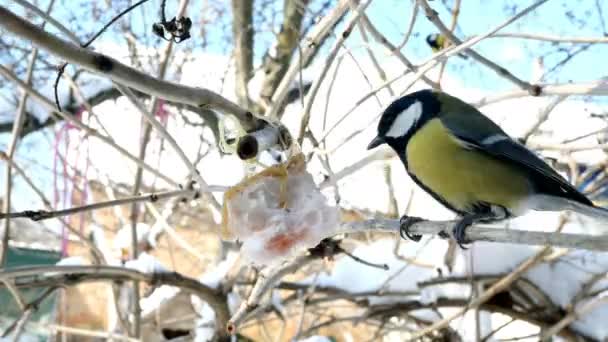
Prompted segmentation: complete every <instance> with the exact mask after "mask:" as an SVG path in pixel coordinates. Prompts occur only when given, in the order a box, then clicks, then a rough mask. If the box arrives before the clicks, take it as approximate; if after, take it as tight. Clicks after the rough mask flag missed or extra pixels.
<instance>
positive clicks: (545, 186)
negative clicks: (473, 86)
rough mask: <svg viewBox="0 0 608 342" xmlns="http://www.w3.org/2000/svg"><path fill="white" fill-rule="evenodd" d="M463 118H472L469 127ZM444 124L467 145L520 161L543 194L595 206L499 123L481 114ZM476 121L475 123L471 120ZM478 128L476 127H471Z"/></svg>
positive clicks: (444, 120)
mask: <svg viewBox="0 0 608 342" xmlns="http://www.w3.org/2000/svg"><path fill="white" fill-rule="evenodd" d="M463 118H465V119H466V120H468V122H466V127H465V125H463V124H464V123H465V122H463V120H462V119H463ZM440 120H441V122H442V123H443V125H444V126H445V127H446V128H447V129H448V130H449V131H450V132H451V133H452V134H453V135H454V136H455V137H456V138H457V139H458V140H459V141H460V142H461V143H462V144H463V146H465V147H467V148H471V149H477V150H480V151H483V152H484V153H487V154H489V155H491V156H494V157H496V158H499V159H501V160H504V161H507V162H510V163H514V164H518V165H519V166H523V167H525V168H526V170H528V172H529V174H530V176H531V177H532V180H533V182H534V185H535V186H536V187H537V190H538V191H541V192H543V193H547V194H551V195H556V196H562V197H567V198H570V199H572V200H575V201H577V202H580V203H583V204H588V205H592V203H591V201H589V199H587V197H585V195H583V194H581V193H580V192H579V191H578V190H577V189H576V188H575V187H574V186H572V184H570V183H569V182H568V181H566V180H565V179H564V178H563V177H562V176H561V175H560V174H558V173H557V172H556V171H555V170H554V169H552V168H551V167H550V166H549V165H547V163H545V162H544V161H543V160H542V159H540V158H539V157H538V156H537V155H536V154H534V153H533V152H532V151H530V150H528V149H527V148H526V147H525V146H524V145H522V144H520V143H519V142H517V141H515V140H513V139H512V138H510V137H509V136H508V135H507V134H506V133H505V132H504V131H503V130H502V129H501V128H500V127H499V126H498V125H496V124H495V123H494V122H492V121H491V120H490V119H488V118H487V117H485V116H484V115H483V114H481V113H479V115H466V116H463V115H444V116H441V117H440ZM471 121H473V122H471ZM471 127H474V128H475V129H474V130H471Z"/></svg>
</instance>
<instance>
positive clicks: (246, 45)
mask: <svg viewBox="0 0 608 342" xmlns="http://www.w3.org/2000/svg"><path fill="white" fill-rule="evenodd" d="M253 3H254V2H253V1H242V0H232V1H231V4H232V16H233V20H232V39H233V40H234V59H235V65H236V72H235V74H236V75H235V76H236V85H235V92H236V97H237V99H238V102H239V105H241V106H243V107H246V108H247V107H249V102H250V100H249V90H248V87H247V85H248V83H249V80H250V79H251V77H252V76H253ZM286 19H287V18H286ZM297 27H299V25H298V26H297ZM277 40H278V41H279V42H280V40H279V39H277ZM295 40H296V41H297V39H295ZM290 52H291V50H290Z"/></svg>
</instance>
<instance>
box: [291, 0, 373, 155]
mask: <svg viewBox="0 0 608 342" xmlns="http://www.w3.org/2000/svg"><path fill="white" fill-rule="evenodd" d="M370 3H371V0H367V1H365V2H362V3H361V4H359V5H358V6H357V8H355V10H354V15H353V16H352V17H351V18H350V20H349V21H348V23H347V24H346V27H345V28H344V30H343V31H342V34H341V35H340V36H339V38H338V39H337V40H336V42H335V43H334V46H333V47H332V49H331V51H330V52H329V54H328V56H327V58H326V60H325V63H324V64H323V69H322V70H321V71H320V72H319V73H318V77H317V79H316V80H315V81H314V82H313V83H312V84H313V85H312V88H311V89H310V91H309V92H308V95H307V99H306V104H305V106H304V114H303V115H302V121H301V123H300V133H299V135H298V143H299V144H302V141H303V139H304V132H305V131H306V129H308V122H309V121H310V111H311V108H312V105H313V103H314V100H315V98H316V96H317V92H318V91H319V89H320V87H321V84H322V83H323V80H325V76H326V75H327V74H328V73H329V72H328V71H329V68H330V67H331V65H332V63H333V61H334V59H335V58H336V56H337V55H338V52H339V51H340V49H341V48H342V45H343V44H344V42H345V41H346V39H347V38H348V36H350V33H351V32H352V30H353V28H354V27H355V25H356V24H357V22H358V21H359V17H360V16H361V15H362V14H363V12H364V11H365V9H366V8H367V6H368V5H369V4H370ZM328 100H329V99H328Z"/></svg>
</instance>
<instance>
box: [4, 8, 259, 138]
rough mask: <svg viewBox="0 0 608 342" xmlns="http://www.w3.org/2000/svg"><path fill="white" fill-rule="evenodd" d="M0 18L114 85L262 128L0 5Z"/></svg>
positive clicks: (202, 95)
mask: <svg viewBox="0 0 608 342" xmlns="http://www.w3.org/2000/svg"><path fill="white" fill-rule="evenodd" d="M0 17H2V18H3V20H2V21H0V27H3V28H4V29H6V30H7V31H9V32H12V33H13V34H15V35H17V36H19V37H20V38H23V39H26V40H29V41H31V42H32V43H33V44H34V45H36V46H38V47H40V48H42V49H45V50H47V51H48V52H50V53H52V54H54V55H56V56H59V57H61V58H64V59H65V60H67V61H69V62H70V63H74V64H78V65H80V66H82V67H84V68H85V69H87V70H89V71H91V72H93V73H96V74H100V75H103V76H105V77H108V78H110V79H111V80H113V81H115V82H117V83H120V84H122V85H125V86H128V87H131V88H134V89H137V90H139V91H142V92H145V93H147V94H150V95H154V96H158V97H160V98H163V99H166V100H169V101H174V102H180V103H184V104H189V105H193V106H197V107H212V108H216V109H218V110H220V111H222V112H225V113H230V114H233V115H234V116H235V117H237V118H238V119H239V121H240V122H241V124H242V125H243V127H245V129H247V130H255V129H258V128H260V125H263V121H262V120H261V119H258V118H256V117H255V116H253V115H252V114H251V113H250V112H248V111H246V110H245V109H243V108H241V107H239V106H238V105H237V104H235V103H233V102H232V101H230V100H228V99H226V98H224V97H222V96H221V95H219V94H217V93H215V92H213V91H210V90H207V89H203V88H195V87H188V86H184V85H180V84H176V83H172V82H167V81H162V80H160V79H158V78H156V77H153V76H150V75H148V74H146V73H143V72H141V71H138V70H136V69H133V68H131V67H129V66H127V65H125V64H123V63H121V62H119V61H117V60H116V59H114V58H112V57H109V56H106V55H104V54H101V53H97V52H94V51H90V50H87V49H84V48H81V47H79V46H76V45H74V44H71V43H68V42H66V41H64V40H62V39H59V38H57V37H56V36H55V35H52V34H50V33H48V32H46V31H44V30H42V29H40V28H39V27H37V26H35V25H33V24H31V23H30V22H28V21H27V20H24V19H22V18H21V17H19V16H17V15H15V14H14V13H12V12H11V11H9V10H8V9H6V8H5V7H3V6H0Z"/></svg>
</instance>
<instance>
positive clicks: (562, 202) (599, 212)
mask: <svg viewBox="0 0 608 342" xmlns="http://www.w3.org/2000/svg"><path fill="white" fill-rule="evenodd" d="M532 202H533V203H532V206H531V207H532V209H534V210H541V211H561V210H571V211H574V212H576V213H579V214H581V215H585V216H588V217H590V218H594V219H597V220H601V221H606V222H608V209H604V208H600V207H595V206H591V205H587V204H583V203H580V202H576V201H573V200H571V199H568V198H564V197H558V196H550V195H535V196H534V198H533V200H532Z"/></svg>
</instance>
